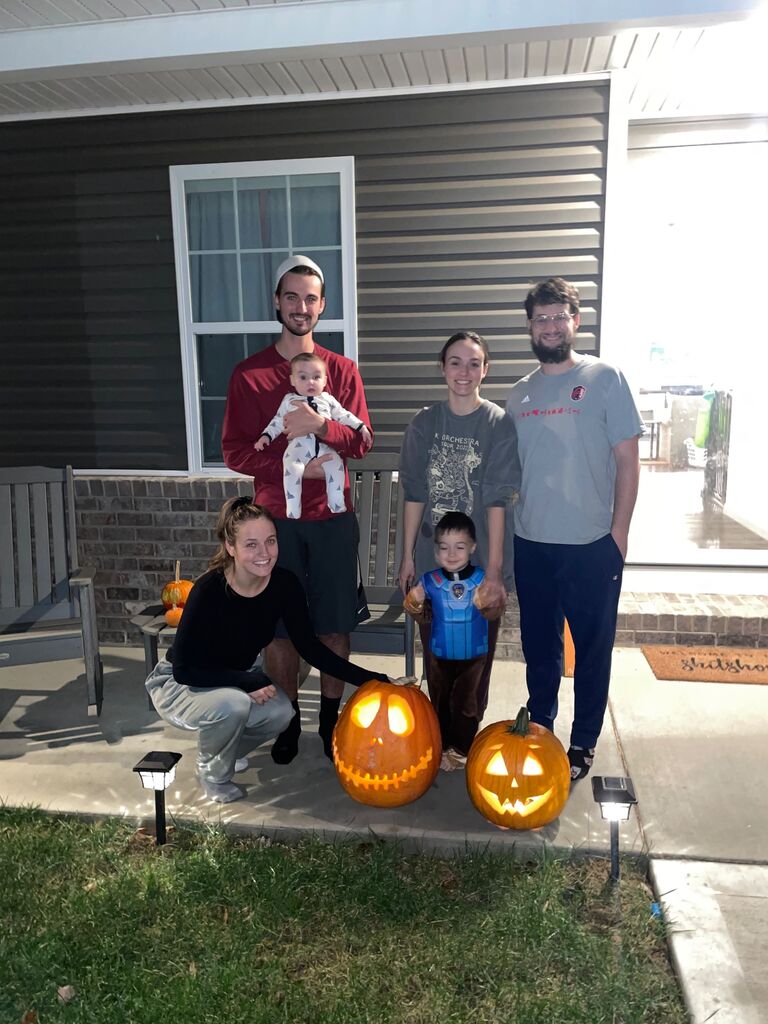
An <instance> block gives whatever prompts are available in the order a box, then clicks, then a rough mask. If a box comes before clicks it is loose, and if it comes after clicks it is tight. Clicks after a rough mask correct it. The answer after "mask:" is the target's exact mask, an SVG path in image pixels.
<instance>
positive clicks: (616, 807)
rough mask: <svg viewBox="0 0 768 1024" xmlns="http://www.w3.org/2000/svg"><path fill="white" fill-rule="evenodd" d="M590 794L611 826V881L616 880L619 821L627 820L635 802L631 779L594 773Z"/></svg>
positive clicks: (618, 870) (617, 875)
mask: <svg viewBox="0 0 768 1024" xmlns="http://www.w3.org/2000/svg"><path fill="white" fill-rule="evenodd" d="M592 796H593V797H594V798H595V803H598V804H600V814H601V815H602V818H603V821H608V822H610V826H611V881H613V882H618V880H619V875H620V873H621V869H620V867H619V822H620V821H628V820H629V814H630V811H631V810H632V807H633V805H634V804H636V803H637V797H636V796H635V787H634V786H633V785H632V779H624V778H619V777H618V776H615V775H596V776H594V778H593V779H592Z"/></svg>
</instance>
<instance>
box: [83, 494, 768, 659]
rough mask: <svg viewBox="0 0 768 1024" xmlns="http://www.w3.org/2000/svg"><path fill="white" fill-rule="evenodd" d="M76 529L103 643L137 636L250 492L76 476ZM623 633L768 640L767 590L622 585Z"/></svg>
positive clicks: (506, 650)
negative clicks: (644, 589)
mask: <svg viewBox="0 0 768 1024" xmlns="http://www.w3.org/2000/svg"><path fill="white" fill-rule="evenodd" d="M75 492H76V505H77V533H78V542H79V547H80V555H81V562H82V564H83V565H89V566H93V567H95V568H96V569H97V570H98V572H97V576H96V603H97V610H98V615H99V631H100V641H101V643H103V644H132V645H135V644H139V643H140V637H139V634H138V631H137V630H136V629H135V628H134V627H133V626H131V625H130V622H129V619H130V617H131V615H132V614H133V613H134V612H135V611H136V609H137V608H138V607H139V606H140V605H144V604H150V603H156V602H158V601H159V600H160V592H161V590H162V588H163V585H164V584H165V583H167V581H168V580H170V579H172V577H173V568H174V562H175V561H176V559H177V558H178V559H180V560H181V572H182V576H184V577H185V578H187V579H194V578H195V577H196V576H199V575H200V573H202V572H203V571H204V570H205V568H206V566H207V564H208V560H209V558H210V557H211V555H212V554H213V551H214V549H215V543H214V526H215V523H216V517H217V515H218V512H219V509H220V508H221V505H222V502H223V501H224V500H225V499H226V498H229V497H232V496H233V495H237V494H250V493H251V483H250V481H249V480H245V479H235V478H226V479H220V478H207V477H205V478H203V477H201V478H197V479H189V478H187V477H182V478H170V479H169V478H167V477H154V478H153V477H147V478H135V477H77V478H76V480H75ZM519 623H520V616H519V612H518V608H517V602H516V600H515V597H514V595H510V601H509V606H508V608H507V611H506V614H505V616H504V621H503V622H502V627H501V632H500V634H499V644H498V648H497V651H498V656H499V657H501V658H512V659H516V660H519V659H521V657H522V655H521V649H520V626H519ZM616 643H617V645H620V646H626V647H634V646H639V645H640V644H653V643H655V644H681V645H691V646H713V645H715V644H722V645H726V646H734V647H768V597H756V596H728V595H718V594H695V595H690V594H634V593H624V594H622V598H621V603H620V606H619V619H618V631H617V634H616Z"/></svg>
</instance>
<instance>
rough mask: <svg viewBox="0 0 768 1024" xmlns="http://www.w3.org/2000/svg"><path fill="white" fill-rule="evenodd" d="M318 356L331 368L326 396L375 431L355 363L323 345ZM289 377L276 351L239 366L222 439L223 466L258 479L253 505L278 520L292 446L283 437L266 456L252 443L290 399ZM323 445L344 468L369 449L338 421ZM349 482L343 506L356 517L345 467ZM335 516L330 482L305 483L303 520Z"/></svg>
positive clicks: (269, 350) (229, 395) (286, 365)
mask: <svg viewBox="0 0 768 1024" xmlns="http://www.w3.org/2000/svg"><path fill="white" fill-rule="evenodd" d="M314 351H315V354H316V355H317V356H319V357H320V358H321V359H322V360H323V361H324V362H325V364H326V366H327V368H328V383H327V385H326V391H327V392H328V393H329V394H331V395H333V397H334V398H335V399H336V400H337V401H338V402H339V403H340V404H341V405H343V406H344V408H345V409H348V410H349V412H351V413H353V414H354V415H355V416H357V417H358V418H359V419H361V420H362V421H363V423H365V425H366V426H367V427H368V429H369V430H370V428H371V421H370V417H369V415H368V406H367V404H366V401H365V391H364V390H363V382H362V380H361V379H360V373H359V372H358V369H357V366H356V365H355V364H354V363H353V362H352V360H351V359H347V358H346V357H345V356H340V355H337V354H336V353H335V352H330V351H329V350H328V349H325V348H322V347H321V346H320V345H318V344H315V347H314ZM290 373H291V365H290V362H289V361H288V360H287V359H283V357H282V356H281V355H280V353H279V352H278V351H277V349H276V348H275V346H274V345H271V346H270V347H269V348H267V349H264V351H263V352H258V353H257V354H256V355H254V356H251V357H250V358H248V359H244V360H243V362H242V363H238V365H237V366H236V367H235V369H234V370H233V372H232V377H231V378H230V381H229V389H228V391H227V408H226V411H225V413H224V424H223V427H222V433H221V446H222V451H223V454H224V462H225V463H226V464H227V466H228V467H229V468H230V469H233V470H235V471H236V472H237V473H244V474H246V475H249V476H252V477H253V491H254V500H255V501H256V502H257V503H258V504H260V505H263V506H264V507H265V508H266V509H268V510H269V512H270V513H271V514H272V515H273V516H274V517H275V519H285V517H286V516H285V493H284V491H283V452H284V451H285V446H286V444H287V441H286V438H285V435H284V434H281V435H280V436H279V437H277V438H275V440H274V441H273V442H272V443H271V444H270V445H268V446H267V447H266V448H265V449H264V451H263V452H257V451H255V450H254V447H253V443H254V441H256V440H257V439H258V437H259V435H260V434H261V432H262V431H263V430H264V428H265V427H266V426H267V424H268V423H269V422H270V420H271V419H272V418H273V416H274V415H275V413H276V412H277V409H278V407H279V405H280V402H281V401H282V400H283V398H284V397H285V395H287V394H288V393H289V392H290V391H292V390H293V388H292V387H291V382H290ZM322 440H323V442H324V443H325V444H327V445H329V446H330V447H331V448H333V449H335V450H336V451H337V452H338V453H339V455H340V456H341V458H342V459H343V460H344V462H345V463H346V460H347V459H361V458H362V457H363V456H364V455H365V454H366V453H367V452H368V451H369V449H370V445H367V444H366V443H365V441H364V439H363V438H362V437H361V435H360V433H359V432H357V431H354V430H352V429H351V428H350V427H344V426H342V425H341V424H340V423H336V422H334V421H333V420H328V433H327V434H326V436H325V437H324V438H322ZM344 477H345V479H344V500H345V502H346V506H347V510H348V511H352V503H351V500H350V494H349V476H348V474H347V472H346V465H345V470H344ZM333 514H334V513H332V512H331V510H330V509H329V508H328V499H327V495H326V488H325V480H324V479H321V480H306V479H305V480H304V482H303V485H302V503H301V518H302V519H303V520H308V519H309V520H313V519H314V520H319V519H330V518H331V516H332V515H333Z"/></svg>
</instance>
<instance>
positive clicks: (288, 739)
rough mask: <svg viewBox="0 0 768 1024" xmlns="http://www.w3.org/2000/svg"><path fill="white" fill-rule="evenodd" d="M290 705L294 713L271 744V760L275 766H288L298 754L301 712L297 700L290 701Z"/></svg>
mask: <svg viewBox="0 0 768 1024" xmlns="http://www.w3.org/2000/svg"><path fill="white" fill-rule="evenodd" d="M291 704H292V706H293V710H294V711H295V712H296V713H295V715H294V716H293V718H292V719H291V720H290V722H289V723H288V725H287V726H286V727H285V729H283V731H282V732H281V733H280V735H279V736H278V737H277V739H276V740H275V742H274V743H273V744H272V751H271V753H272V760H273V761H274V762H275V764H290V763H291V761H292V760H293V759H294V757H296V755H297V754H298V752H299V735H300V733H301V710H300V709H299V702H298V701H297V700H292V701H291Z"/></svg>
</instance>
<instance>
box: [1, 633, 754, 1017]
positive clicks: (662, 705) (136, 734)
mask: <svg viewBox="0 0 768 1024" xmlns="http://www.w3.org/2000/svg"><path fill="white" fill-rule="evenodd" d="M102 653H103V658H104V662H105V668H106V681H105V699H104V710H103V712H102V716H101V718H99V719H89V718H87V717H86V715H85V705H86V700H85V687H84V681H83V679H82V677H80V676H78V674H77V673H78V663H77V662H57V663H54V664H50V665H43V666H23V667H21V668H17V669H13V670H4V671H0V760H2V761H3V769H2V775H1V777H0V800H2V801H4V802H5V803H7V804H12V805H18V804H36V805H39V806H41V807H43V808H46V809H49V810H51V811H65V812H75V813H79V814H86V815H89V814H93V815H104V814H121V815H127V816H129V817H136V818H142V819H146V820H152V819H153V815H154V801H153V797H152V796H151V794H145V791H143V790H142V789H141V788H140V785H139V783H138V780H137V777H136V776H135V775H134V774H133V772H132V771H131V769H132V767H133V765H134V764H136V762H137V761H138V760H139V759H140V758H141V757H142V756H143V755H144V754H145V753H146V752H148V751H149V750H153V749H170V750H177V751H179V752H180V753H181V754H182V755H183V757H182V761H181V762H180V764H179V770H178V775H177V781H176V783H175V784H174V786H173V787H172V789H171V790H170V791H169V793H168V794H167V802H168V811H169V817H172V818H173V819H175V820H176V821H215V822H221V823H223V824H226V825H227V826H228V827H231V828H239V829H244V830H259V831H267V832H269V833H270V834H273V835H276V836H284V837H291V836H295V835H300V834H302V833H306V832H308V831H313V832H315V833H320V834H323V835H326V836H328V837H332V836H337V835H349V834H356V835H370V834H371V833H373V834H375V835H378V836H381V837H383V838H384V837H386V838H396V839H398V840H400V841H402V842H404V843H405V844H406V845H408V846H413V847H420V848H429V849H437V850H440V851H448V850H461V849H464V848H466V846H467V844H470V845H471V844H482V845H483V846H491V847H493V848H496V849H503V850H508V851H510V852H512V853H514V854H515V855H517V856H522V857H525V856H530V855H531V854H533V853H536V852H540V851H542V850H543V849H548V850H550V851H552V852H555V853H568V852H571V851H573V850H577V851H580V852H585V853H586V852H588V853H591V854H598V855H605V854H607V850H608V831H607V827H606V825H605V823H604V822H603V821H602V819H601V817H600V813H599V810H598V808H597V807H596V806H595V804H594V803H593V801H592V792H591V786H590V785H589V782H588V781H587V782H584V783H579V784H577V785H576V786H575V787H574V789H573V791H572V794H571V797H570V799H569V801H568V804H567V805H566V808H565V810H564V812H563V814H562V815H561V816H560V818H559V819H558V821H556V822H554V823H553V824H552V825H550V826H548V827H547V828H545V829H541V830H540V831H538V832H503V831H500V830H498V829H496V828H495V827H494V826H492V825H490V824H489V823H488V822H487V821H486V820H485V819H484V818H483V817H481V816H480V815H479V814H478V813H477V812H476V811H475V810H474V808H473V807H472V805H471V803H470V802H469V799H468V797H467V794H466V787H465V783H464V777H463V773H461V772H456V773H453V774H448V775H446V774H444V773H441V774H440V775H439V776H438V779H437V782H436V783H435V785H434V786H433V787H432V788H431V789H430V790H429V792H428V793H426V794H425V796H424V797H422V799H420V800H418V801H417V802H416V803H413V804H410V805H408V806H406V807H402V808H394V809H391V810H383V809H378V808H369V807H365V806H363V805H361V804H357V803H355V802H354V801H352V800H351V799H350V798H349V797H348V796H347V795H346V794H345V793H344V792H343V791H342V790H341V788H340V787H339V785H338V783H337V781H336V776H335V772H334V770H333V767H332V765H331V764H330V763H329V762H328V761H327V759H326V758H325V757H324V756H323V754H322V749H321V746H320V741H319V738H318V737H317V735H316V722H317V709H318V706H319V695H318V690H317V684H316V677H315V676H314V675H312V676H310V678H309V680H308V681H307V683H306V684H305V686H304V688H303V689H302V694H301V702H302V710H303V716H302V717H303V724H304V735H303V737H302V742H301V748H300V755H299V757H298V758H297V759H296V760H295V761H294V762H293V763H292V764H291V765H287V766H285V767H279V766H277V765H275V764H274V763H273V762H272V760H271V758H270V757H269V754H268V751H267V749H266V748H262V749H259V750H257V751H253V752H252V753H251V755H250V765H249V768H248V770H247V771H246V772H244V773H242V774H241V775H239V776H238V777H237V781H238V782H239V783H241V784H242V785H243V786H244V787H245V788H246V790H247V793H246V797H245V799H244V800H242V801H239V802H237V803H235V804H230V805H224V806H221V805H216V804H212V803H209V802H207V801H206V800H205V799H204V798H203V797H202V795H201V793H200V790H199V787H198V786H197V784H196V781H195V778H194V749H195V740H194V736H193V735H192V734H189V733H184V732H180V731H178V730H175V729H172V728H170V727H167V726H165V725H164V724H163V723H162V722H161V721H160V720H159V719H158V718H157V715H156V714H155V712H154V711H153V710H151V709H150V708H149V707H148V706H147V701H146V697H145V693H144V689H143V674H144V669H143V656H142V652H140V651H139V650H136V649H130V648H106V649H104V650H103V652H102ZM359 661H360V663H362V664H367V665H370V666H371V667H374V666H376V667H377V668H379V669H380V670H384V671H390V672H391V673H392V674H399V672H400V671H401V670H402V669H401V666H400V663H399V662H398V660H397V659H387V658H373V657H372V658H365V657H362V656H361V657H360V658H359ZM524 700H525V682H524V668H523V666H522V665H520V664H518V663H515V662H498V663H497V665H496V666H495V667H494V679H493V686H492V693H491V703H490V706H489V708H488V712H487V714H486V720H485V721H486V724H487V723H489V722H491V721H496V720H499V719H505V718H514V716H515V714H516V713H517V710H518V708H519V707H520V705H521V704H522V703H524ZM570 715H571V699H570V685H569V684H568V683H566V684H564V686H563V700H562V706H561V712H560V718H559V723H558V724H559V726H560V728H559V730H558V732H559V735H560V738H561V739H562V740H563V741H564V742H566V745H567V726H568V723H569V722H570ZM767 722H768V687H764V686H749V685H746V684H706V683H701V684H697V683H690V682H659V681H657V680H656V679H655V678H654V677H653V675H652V673H651V671H650V669H649V668H648V666H647V664H646V662H645V659H644V657H643V655H642V653H641V652H640V651H639V650H637V649H631V648H626V649H622V650H618V651H617V652H616V656H615V663H614V678H613V683H612V704H611V717H610V720H609V721H607V722H606V726H605V729H604V732H603V736H602V738H601V741H600V746H599V747H598V752H597V757H596V759H595V766H594V769H593V771H594V772H595V773H596V774H601V775H625V774H628V775H630V776H631V777H632V779H633V781H634V783H635V788H636V790H637V794H638V799H639V804H638V808H637V811H638V813H637V814H636V815H633V817H632V820H631V821H630V822H628V823H627V825H626V826H622V835H621V847H622V850H624V851H628V850H629V851H634V852H644V853H647V854H649V855H650V856H651V859H652V872H653V879H654V883H655V887H656V891H657V893H658V894H659V898H660V901H661V903H662V906H663V909H664V913H665V917H666V920H667V921H668V923H669V925H670V930H671V945H672V953H673V958H674V960H675V963H676V965H677V968H678V971H679V974H680V977H681V980H682V983H683V990H684V993H685V997H686V1000H687V1002H688V1006H689V1009H690V1011H691V1015H692V1019H693V1020H694V1021H695V1022H696V1024H704V1022H705V1021H707V1020H710V1019H711V1020H713V1021H715V1024H736V1022H740V1024H742V1022H743V1024H757V1022H768V982H766V973H765V970H764V967H763V964H764V962H765V960H766V957H768V926H767V925H766V915H765V910H764V908H765V907H766V906H768V904H766V902H765V900H766V898H768V866H767V864H768V787H766V761H767V760H768V755H767V754H766V747H767V745H766V741H765V736H766V731H767V730H766V723H767ZM713 1015H714V1016H713Z"/></svg>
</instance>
